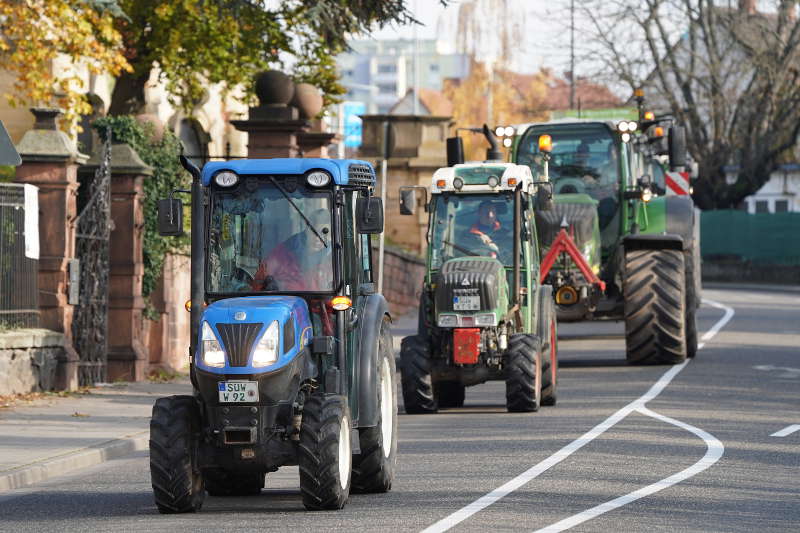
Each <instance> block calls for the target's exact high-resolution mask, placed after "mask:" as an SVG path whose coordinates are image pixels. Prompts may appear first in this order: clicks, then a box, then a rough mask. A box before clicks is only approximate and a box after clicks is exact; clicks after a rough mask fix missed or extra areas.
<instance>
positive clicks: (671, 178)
mask: <svg viewBox="0 0 800 533" xmlns="http://www.w3.org/2000/svg"><path fill="white" fill-rule="evenodd" d="M666 182H667V196H671V195H676V194H689V173H688V172H667V177H666Z"/></svg>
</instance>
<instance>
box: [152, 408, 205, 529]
mask: <svg viewBox="0 0 800 533" xmlns="http://www.w3.org/2000/svg"><path fill="white" fill-rule="evenodd" d="M199 428H200V409H199V407H198V405H197V402H196V400H195V399H194V398H193V397H191V396H169V397H167V398H159V399H158V400H156V403H155V405H153V416H152V418H151V419H150V480H151V482H152V485H153V495H154V496H155V501H156V507H158V511H159V512H160V513H163V514H172V513H194V512H196V511H199V510H200V508H201V507H202V506H203V500H204V499H205V494H206V492H205V487H204V483H203V475H202V473H201V472H200V470H199V468H198V458H197V449H198V442H197V434H198V432H199Z"/></svg>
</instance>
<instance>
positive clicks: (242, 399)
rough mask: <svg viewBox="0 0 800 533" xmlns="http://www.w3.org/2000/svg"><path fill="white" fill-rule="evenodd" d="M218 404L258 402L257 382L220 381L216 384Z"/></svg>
mask: <svg viewBox="0 0 800 533" xmlns="http://www.w3.org/2000/svg"><path fill="white" fill-rule="evenodd" d="M217 389H218V390H219V401H220V403H250V402H257V401H258V382H257V381H220V382H218V383H217Z"/></svg>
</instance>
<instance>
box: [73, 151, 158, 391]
mask: <svg viewBox="0 0 800 533" xmlns="http://www.w3.org/2000/svg"><path fill="white" fill-rule="evenodd" d="M99 164H100V154H99V153H96V154H95V155H93V156H92V159H91V160H90V161H89V162H88V164H87V165H86V166H84V167H83V168H82V169H81V172H87V173H94V171H95V170H96V169H97V167H98V165H99ZM152 174H153V170H152V169H151V168H150V167H149V166H147V165H146V164H145V163H144V162H143V161H142V160H141V158H139V155H138V154H137V153H136V152H135V151H134V150H133V148H131V147H130V146H129V145H127V144H125V143H114V144H112V145H111V224H112V228H113V229H112V231H111V240H110V243H109V244H110V249H109V255H110V272H109V288H108V366H107V372H108V380H109V381H115V380H119V379H121V380H125V381H141V380H143V379H144V378H145V376H146V374H147V365H148V349H147V346H148V333H149V330H150V328H149V326H150V324H149V321H148V320H147V319H145V318H144V316H143V314H142V313H143V311H144V300H143V298H142V277H143V275H144V258H143V246H142V245H143V242H142V241H143V239H144V203H143V202H144V180H145V179H146V178H147V177H148V176H151V175H152Z"/></svg>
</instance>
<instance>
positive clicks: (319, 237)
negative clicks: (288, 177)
mask: <svg viewBox="0 0 800 533" xmlns="http://www.w3.org/2000/svg"><path fill="white" fill-rule="evenodd" d="M269 181H271V182H272V184H273V185H274V186H275V187H276V188H277V189H278V190H279V191H281V194H282V195H283V197H284V198H286V199H287V200H289V203H290V204H291V205H292V207H294V209H295V211H297V212H298V213H300V216H301V217H303V220H304V221H305V223H306V226H308V229H310V230H311V231H313V232H314V235H316V236H317V238H318V239H319V242H321V243H322V246H324V247H325V248H327V247H328V244H327V243H326V242H325V239H323V238H322V235H320V234H319V232H318V231H317V230H316V228H315V227H314V225H313V224H312V223H311V221H310V220H308V217H306V216H305V215H304V214H303V212H302V211H300V208H299V207H297V204H295V203H294V201H293V200H292V198H291V197H290V196H289V193H288V192H286V190H285V189H284V188H283V187H281V184H280V183H278V182H277V181H275V178H273V177H272V176H269Z"/></svg>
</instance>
